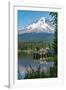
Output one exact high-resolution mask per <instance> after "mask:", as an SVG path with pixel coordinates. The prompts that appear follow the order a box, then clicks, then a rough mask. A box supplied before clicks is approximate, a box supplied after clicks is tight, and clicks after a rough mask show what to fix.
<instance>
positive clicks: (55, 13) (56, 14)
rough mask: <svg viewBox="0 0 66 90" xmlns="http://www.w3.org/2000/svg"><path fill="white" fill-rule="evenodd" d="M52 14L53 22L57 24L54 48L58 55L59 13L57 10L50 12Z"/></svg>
mask: <svg viewBox="0 0 66 90" xmlns="http://www.w3.org/2000/svg"><path fill="white" fill-rule="evenodd" d="M50 15H51V16H52V24H53V25H54V26H55V33H54V39H53V45H52V46H53V49H54V53H55V55H57V44H58V42H57V38H58V34H57V30H58V13H57V12H50Z"/></svg>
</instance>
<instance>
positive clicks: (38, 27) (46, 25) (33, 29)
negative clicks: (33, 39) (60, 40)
mask: <svg viewBox="0 0 66 90" xmlns="http://www.w3.org/2000/svg"><path fill="white" fill-rule="evenodd" d="M24 33H54V26H53V25H52V24H51V22H50V21H49V20H48V19H46V18H45V17H41V18H40V19H39V20H35V22H33V23H32V24H30V25H28V26H26V27H25V28H24V29H23V30H18V34H24Z"/></svg>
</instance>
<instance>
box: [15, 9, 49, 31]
mask: <svg viewBox="0 0 66 90" xmlns="http://www.w3.org/2000/svg"><path fill="white" fill-rule="evenodd" d="M41 17H46V18H48V19H51V16H50V15H49V12H46V11H43V12H42V11H27V10H18V12H17V18H18V30H21V29H22V28H24V27H25V26H27V25H29V24H31V23H32V22H34V21H35V20H38V19H40V18H41Z"/></svg>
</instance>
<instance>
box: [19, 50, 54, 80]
mask: <svg viewBox="0 0 66 90" xmlns="http://www.w3.org/2000/svg"><path fill="white" fill-rule="evenodd" d="M51 67H54V61H47V60H43V59H33V57H32V53H24V52H23V53H19V54H18V79H24V78H25V76H26V74H27V73H31V72H32V70H33V71H34V72H37V69H38V68H40V72H44V73H45V75H50V68H51ZM47 73H48V74H47Z"/></svg>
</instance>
